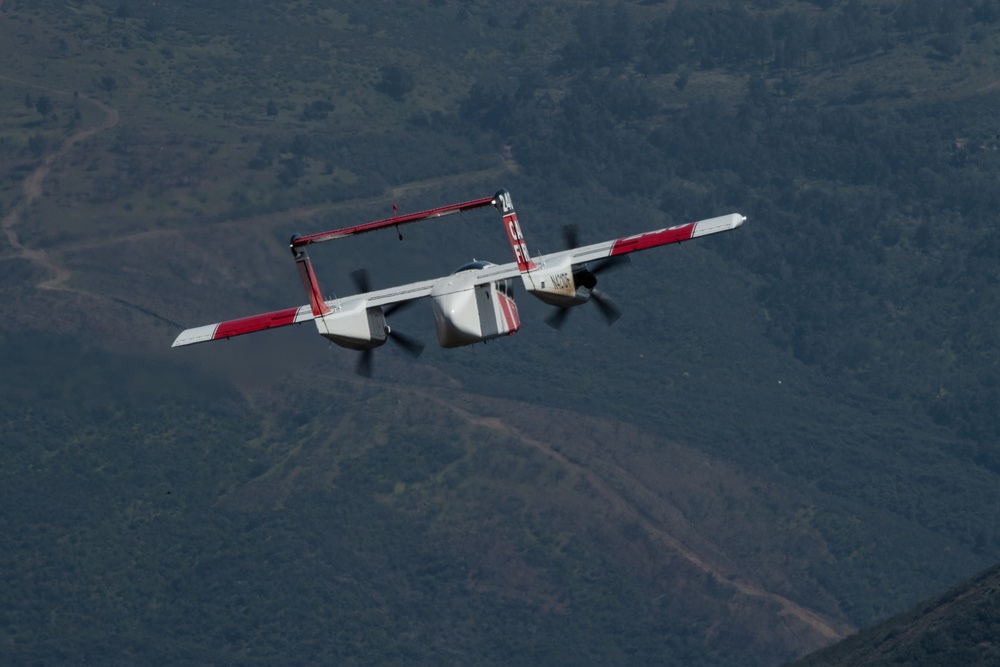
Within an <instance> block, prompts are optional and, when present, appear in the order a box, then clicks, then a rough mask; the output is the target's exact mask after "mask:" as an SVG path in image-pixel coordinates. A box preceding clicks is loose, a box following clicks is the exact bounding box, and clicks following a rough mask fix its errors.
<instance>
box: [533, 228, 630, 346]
mask: <svg viewBox="0 0 1000 667" xmlns="http://www.w3.org/2000/svg"><path fill="white" fill-rule="evenodd" d="M563 242H564V243H565V244H566V249H567V250H573V249H575V248H579V247H580V243H579V238H578V236H577V230H576V225H566V226H565V227H563ZM631 261H632V260H630V259H629V257H628V255H617V256H615V257H607V258H605V259H602V260H601V261H599V262H594V263H593V264H591V265H590V266H587V265H586V264H584V265H582V266H580V267H579V269H577V270H576V271H574V272H573V279H574V281H576V284H577V285H578V288H577V290H578V291H577V294H579V293H580V290H583V291H585V293H586V294H587V295H588V298H587V299H586V300H587V301H592V302H593V303H594V305H596V306H597V308H598V310H600V311H601V315H603V316H604V320H605V321H606V322H607V323H608V326H611V325H612V324H614V323H615V322H617V321H618V319H619V318H620V317H621V316H622V311H621V309H620V308H619V307H618V306H617V305H615V302H614V300H613V299H612V298H611V297H610V296H608V295H607V294H605V293H604V292H602V291H600V290H599V289H597V275H598V274H599V273H602V272H604V271H609V270H611V269H617V268H621V267H622V266H625V265H627V264H630V263H631ZM571 307H572V306H570V307H565V308H560V309H559V310H557V311H556V312H554V313H553V314H552V315H551V316H550V317H549V318H548V319H547V320H545V322H546V323H547V324H548V325H549V326H550V327H552V328H554V329H561V328H562V326H563V324H565V323H566V317H567V316H569V310H570V308H571Z"/></svg>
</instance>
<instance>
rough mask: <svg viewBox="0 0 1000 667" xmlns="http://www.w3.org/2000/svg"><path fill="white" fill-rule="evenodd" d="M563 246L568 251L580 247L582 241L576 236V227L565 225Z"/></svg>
mask: <svg viewBox="0 0 1000 667" xmlns="http://www.w3.org/2000/svg"><path fill="white" fill-rule="evenodd" d="M562 233H563V244H564V245H565V246H566V249H567V250H573V249H574V248H579V247H580V239H579V237H578V236H577V234H576V225H563V228H562Z"/></svg>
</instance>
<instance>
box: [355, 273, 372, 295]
mask: <svg viewBox="0 0 1000 667" xmlns="http://www.w3.org/2000/svg"><path fill="white" fill-rule="evenodd" d="M351 280H353V281H354V286H355V287H357V288H358V292H362V293H364V292H371V291H372V281H371V279H370V277H369V276H368V269H358V270H357V271H351Z"/></svg>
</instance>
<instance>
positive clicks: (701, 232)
mask: <svg viewBox="0 0 1000 667" xmlns="http://www.w3.org/2000/svg"><path fill="white" fill-rule="evenodd" d="M745 221H746V218H745V217H743V216H742V215H740V214H739V213H730V214H729V215H722V216H719V217H716V218H708V219H706V220H699V221H697V222H689V223H686V224H683V225H676V226H674V227H668V228H666V229H658V230H655V231H652V232H645V233H642V234H636V235H635V236H624V237H622V238H618V239H612V240H611V241H603V242H601V243H594V244H592V245H587V246H582V247H579V248H573V249H570V250H562V251H560V252H554V253H549V254H548V255H541V256H539V257H533V258H532V260H533V261H534V262H535V264H536V266H537V267H538V268H543V267H544V266H545V265H546V264H550V263H554V262H558V261H559V260H563V259H566V258H569V260H570V262H571V263H572V264H581V263H584V262H590V261H594V260H598V259H604V258H606V257H616V256H618V255H627V254H629V253H633V252H638V251H639V250H646V249H647V248H655V247H657V246H661V245H669V244H671V243H683V242H684V241H690V240H691V239H696V238H700V237H702V236H709V235H710V234H719V233H721V232H728V231H731V230H733V229H736V228H738V227H740V226H741V225H742V224H743V223H744V222H745ZM516 266H517V265H516V264H515V267H516Z"/></svg>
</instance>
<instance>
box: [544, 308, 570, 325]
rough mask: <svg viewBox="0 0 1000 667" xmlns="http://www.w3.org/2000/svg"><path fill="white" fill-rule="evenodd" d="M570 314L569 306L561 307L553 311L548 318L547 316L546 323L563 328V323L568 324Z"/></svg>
mask: <svg viewBox="0 0 1000 667" xmlns="http://www.w3.org/2000/svg"><path fill="white" fill-rule="evenodd" d="M568 315H569V308H560V309H559V310H557V311H556V312H554V313H552V315H550V316H549V317H548V318H546V320H545V323H546V324H548V325H549V326H550V327H552V328H553V329H562V327H563V325H564V324H566V317H567V316H568Z"/></svg>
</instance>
